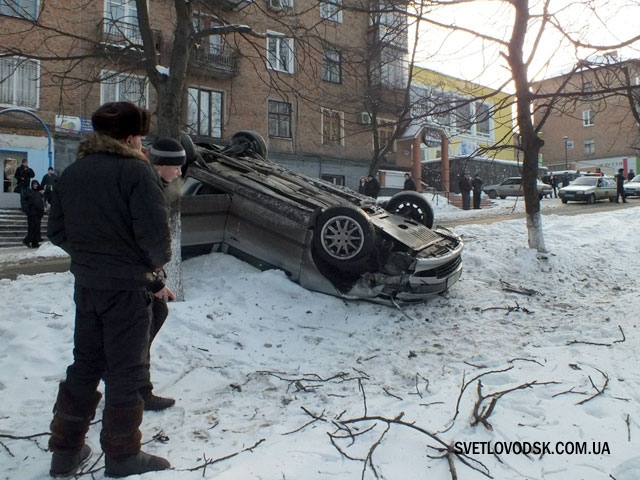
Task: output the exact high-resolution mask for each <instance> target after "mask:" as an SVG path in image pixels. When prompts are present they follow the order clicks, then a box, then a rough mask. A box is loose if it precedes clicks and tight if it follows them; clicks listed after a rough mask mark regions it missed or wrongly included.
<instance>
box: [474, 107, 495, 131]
mask: <svg viewBox="0 0 640 480" xmlns="http://www.w3.org/2000/svg"><path fill="white" fill-rule="evenodd" d="M475 110H476V113H475V117H476V121H475V128H476V136H478V137H486V138H490V137H491V132H492V130H493V118H491V107H490V106H489V105H487V104H486V103H484V102H476V104H475Z"/></svg>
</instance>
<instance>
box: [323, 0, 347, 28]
mask: <svg viewBox="0 0 640 480" xmlns="http://www.w3.org/2000/svg"><path fill="white" fill-rule="evenodd" d="M320 18H325V19H327V20H331V21H332V22H336V23H342V0H322V1H321V2H320Z"/></svg>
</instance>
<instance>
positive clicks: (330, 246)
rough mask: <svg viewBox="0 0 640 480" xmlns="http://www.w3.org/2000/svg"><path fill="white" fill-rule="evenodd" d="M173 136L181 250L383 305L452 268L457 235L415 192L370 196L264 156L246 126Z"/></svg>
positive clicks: (414, 293) (456, 269) (439, 283)
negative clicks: (233, 259) (214, 135)
mask: <svg viewBox="0 0 640 480" xmlns="http://www.w3.org/2000/svg"><path fill="white" fill-rule="evenodd" d="M182 143H183V145H184V146H185V150H186V151H187V157H188V160H187V165H186V167H185V170H184V172H183V173H184V174H183V177H184V183H183V188H182V204H181V205H182V206H181V214H182V215H181V216H182V246H183V252H189V251H192V252H193V251H198V252H199V253H204V252H210V251H222V252H226V253H229V254H232V255H234V256H237V257H239V258H241V259H243V260H245V261H248V262H249V263H251V264H253V265H255V266H257V267H259V268H262V269H267V268H278V269H281V270H283V271H284V272H285V273H286V274H287V275H288V276H289V277H290V278H291V280H293V281H295V282H297V283H299V284H300V285H302V286H303V287H305V288H307V289H309V290H314V291H318V292H323V293H326V294H330V295H335V296H338V297H342V298H347V299H365V300H371V301H376V302H381V303H388V304H390V303H394V302H415V301H423V300H425V299H427V298H428V297H430V296H432V295H434V294H438V293H442V292H444V291H446V290H447V289H448V288H449V287H450V286H451V285H453V284H454V283H455V282H456V281H457V280H458V278H459V277H460V274H461V271H462V266H461V258H460V255H461V252H462V248H463V244H462V241H461V239H460V238H459V237H457V236H456V235H455V234H454V233H452V232H451V231H449V230H447V229H445V228H443V227H436V228H432V227H433V209H432V208H431V205H430V204H429V202H428V201H427V200H426V199H425V198H424V197H423V196H422V195H420V194H418V193H416V192H401V193H398V194H396V195H395V196H393V197H391V199H389V201H388V202H386V204H382V205H378V204H376V202H375V200H374V199H372V198H370V197H366V196H363V195H360V194H358V193H356V192H354V191H353V190H350V189H348V188H345V187H341V186H336V185H333V184H331V183H328V182H325V181H323V180H319V179H314V178H311V177H307V176H305V175H301V174H298V173H295V172H292V171H290V170H288V169H286V168H284V167H282V166H280V165H277V164H275V163H273V162H270V161H268V159H267V149H266V144H265V142H264V140H263V139H262V137H260V135H259V134H257V133H255V132H249V131H243V132H238V133H237V134H235V135H234V137H233V140H232V142H231V144H229V145H226V146H218V145H215V144H212V143H201V142H197V143H195V144H194V143H192V142H191V141H190V140H189V139H188V137H185V136H183V138H182Z"/></svg>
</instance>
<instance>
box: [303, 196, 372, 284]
mask: <svg viewBox="0 0 640 480" xmlns="http://www.w3.org/2000/svg"><path fill="white" fill-rule="evenodd" d="M313 247H314V252H315V254H316V255H317V256H318V258H319V259H321V260H322V261H324V262H325V263H327V264H328V265H330V266H332V267H334V268H336V269H338V270H340V271H343V272H349V273H356V272H353V269H354V268H358V269H363V268H366V264H367V263H366V262H362V261H361V260H362V259H364V258H367V257H369V256H370V255H371V253H372V252H373V250H374V247H375V231H374V229H373V225H372V224H371V222H370V221H369V218H368V217H367V214H366V213H365V212H364V211H363V210H361V209H359V208H357V207H351V206H347V205H342V206H334V207H329V208H327V209H326V210H325V211H324V212H322V213H321V214H320V215H319V216H318V220H317V222H316V229H315V232H314V236H313ZM363 271H364V270H363ZM358 273H362V272H358Z"/></svg>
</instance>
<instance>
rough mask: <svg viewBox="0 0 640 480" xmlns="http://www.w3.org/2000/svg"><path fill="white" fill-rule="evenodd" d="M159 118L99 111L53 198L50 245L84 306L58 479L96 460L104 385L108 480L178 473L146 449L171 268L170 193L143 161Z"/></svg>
mask: <svg viewBox="0 0 640 480" xmlns="http://www.w3.org/2000/svg"><path fill="white" fill-rule="evenodd" d="M150 118H151V115H150V113H149V111H147V110H145V109H142V108H139V107H137V106H136V105H134V104H132V103H129V102H112V103H106V104H104V105H102V106H101V107H100V108H98V109H97V110H96V112H95V113H94V114H93V116H92V117H91V121H92V124H93V130H94V132H93V133H91V134H89V135H87V137H85V139H83V140H82V141H81V143H80V145H79V148H78V157H77V159H76V161H75V162H74V163H72V164H71V165H70V166H69V167H67V168H66V169H65V171H64V172H63V173H62V174H61V175H60V178H59V180H58V183H57V185H56V189H54V190H53V194H52V197H51V200H52V202H51V213H50V216H49V223H48V236H49V239H50V240H51V242H52V243H54V244H55V245H58V246H60V247H61V248H63V249H64V250H65V251H66V252H67V253H68V254H69V255H70V257H71V267H70V270H71V272H72V273H73V275H74V277H75V286H74V300H75V304H76V318H75V332H74V339H73V341H74V345H73V363H72V364H71V365H69V367H68V368H67V374H66V379H65V380H64V381H62V382H61V383H60V385H59V389H58V396H57V399H56V402H55V406H54V416H53V420H52V422H51V427H50V428H51V436H50V438H49V450H51V451H52V452H53V456H52V459H51V469H50V472H49V473H50V475H52V476H65V475H66V476H70V475H73V473H74V472H75V471H77V469H78V468H79V466H80V465H81V464H82V463H83V462H85V461H86V460H87V459H88V458H89V457H90V455H91V448H90V447H89V446H88V445H86V444H85V435H86V433H87V431H88V429H89V425H90V422H91V420H92V419H93V418H94V416H95V413H96V408H97V406H98V403H99V402H100V399H101V397H102V395H101V393H100V392H99V391H98V385H99V384H100V381H101V380H103V381H104V388H105V406H104V412H103V416H102V431H101V433H100V444H101V447H102V450H103V452H104V454H105V475H106V476H110V477H124V476H128V475H134V474H142V473H145V472H150V471H157V470H166V469H167V468H169V467H170V464H169V462H168V461H167V460H165V459H164V458H161V457H158V456H154V455H150V454H148V453H145V452H143V451H142V450H141V438H142V433H141V432H140V429H139V427H140V424H141V422H142V416H143V408H144V401H143V400H142V397H141V395H140V390H141V388H143V387H144V386H145V385H147V384H148V382H149V360H148V353H149V337H150V328H151V323H152V305H153V301H152V299H153V296H154V295H153V293H152V292H151V288H152V285H153V284H154V280H155V278H156V277H157V276H158V272H159V271H160V270H161V269H162V267H163V266H164V265H165V264H166V263H167V262H169V260H170V259H171V236H170V232H169V218H168V208H167V205H166V201H165V197H164V194H163V190H162V184H161V181H160V179H159V177H158V175H157V173H156V172H155V171H154V169H153V167H152V166H151V164H150V162H149V161H148V159H147V158H146V156H145V155H144V154H143V153H142V143H141V140H142V136H144V135H146V134H147V133H148V131H149V124H150ZM163 295H164V293H163Z"/></svg>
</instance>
